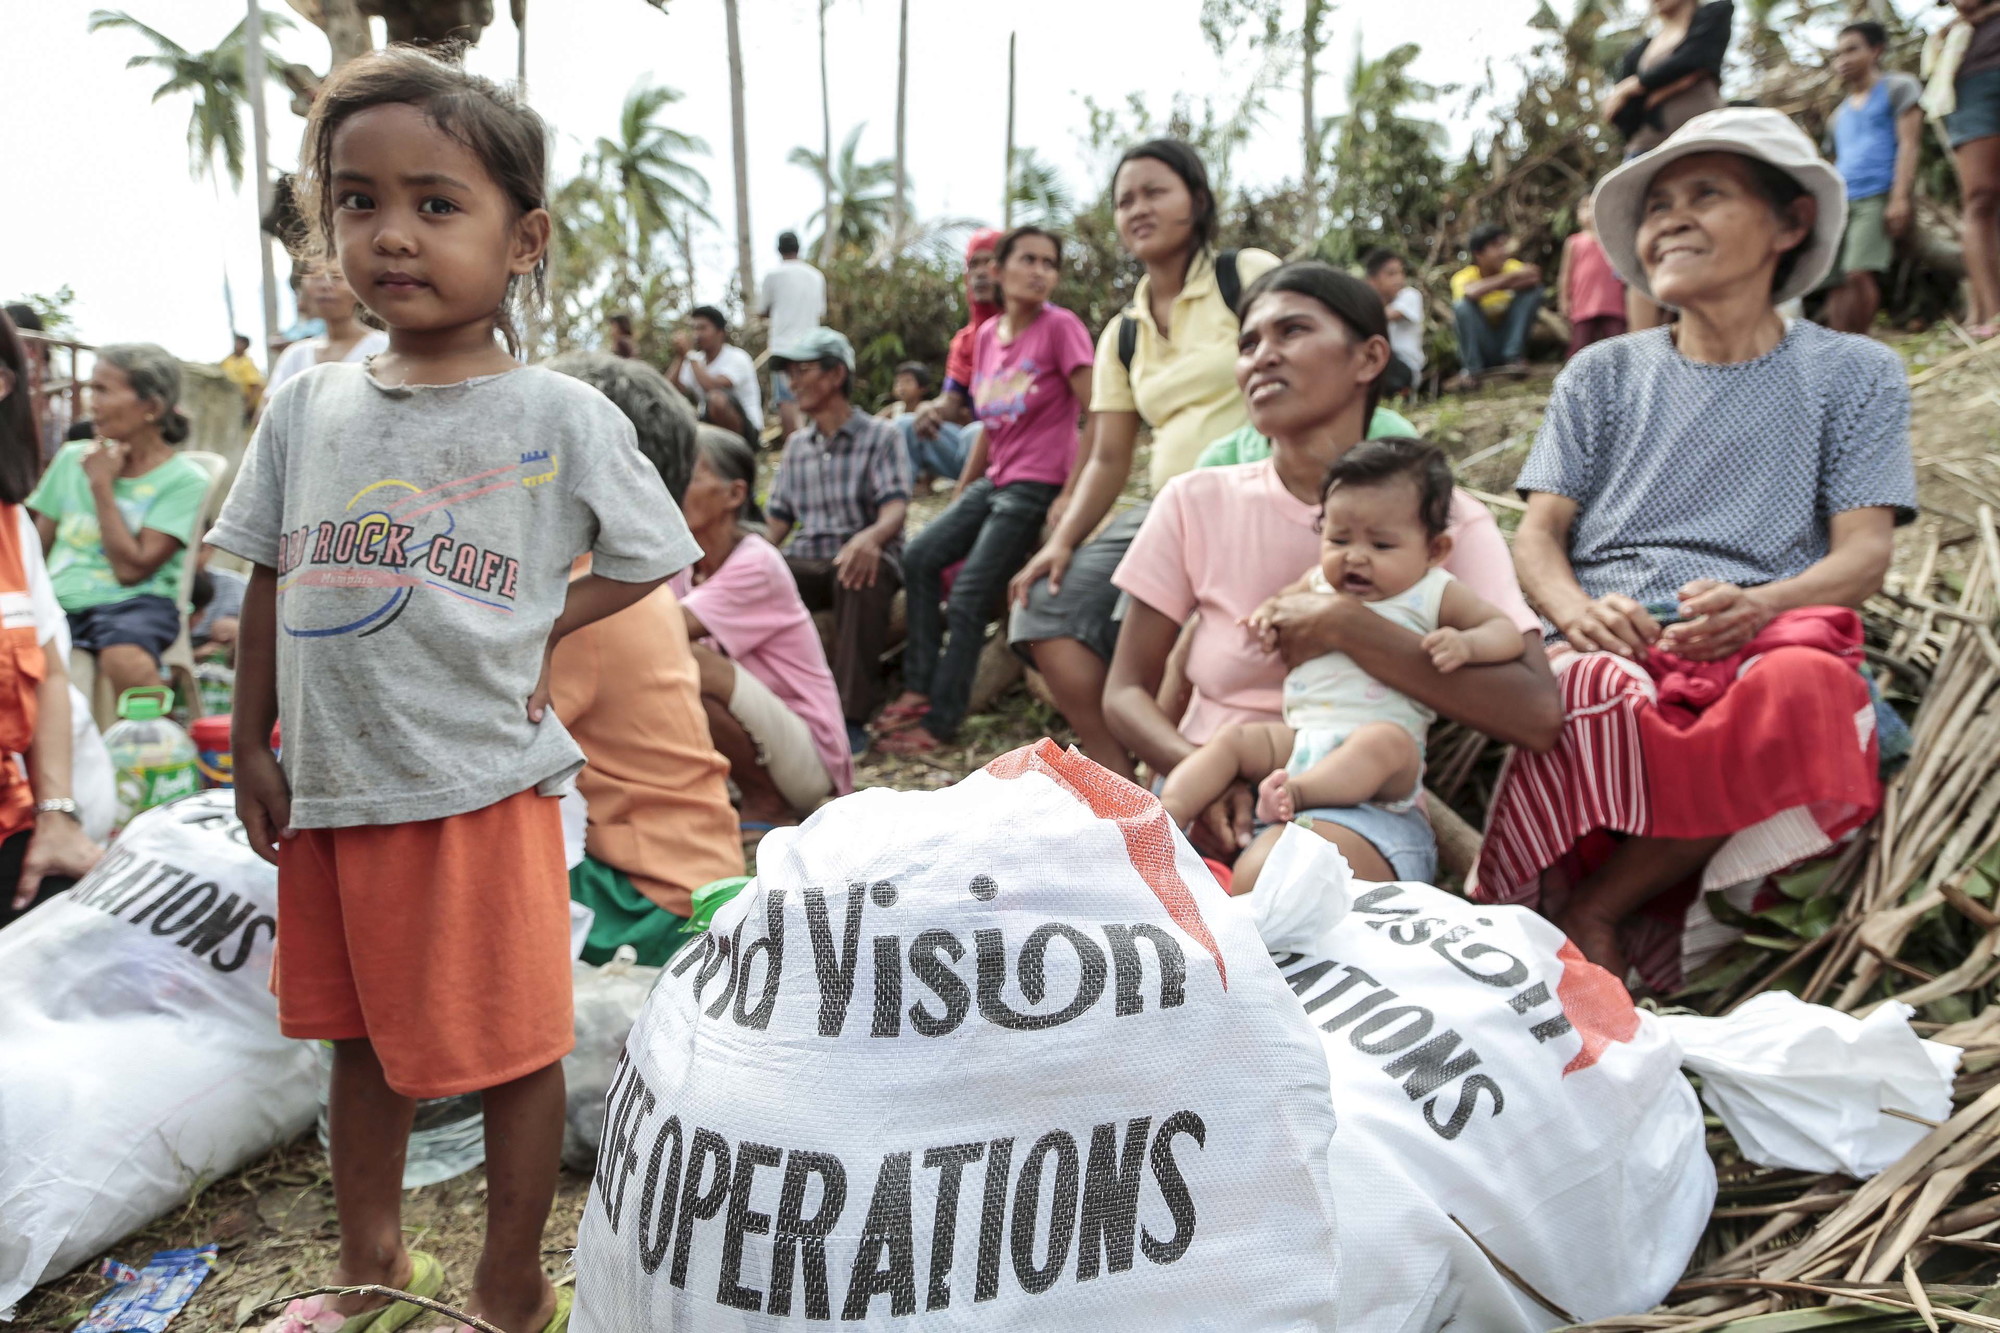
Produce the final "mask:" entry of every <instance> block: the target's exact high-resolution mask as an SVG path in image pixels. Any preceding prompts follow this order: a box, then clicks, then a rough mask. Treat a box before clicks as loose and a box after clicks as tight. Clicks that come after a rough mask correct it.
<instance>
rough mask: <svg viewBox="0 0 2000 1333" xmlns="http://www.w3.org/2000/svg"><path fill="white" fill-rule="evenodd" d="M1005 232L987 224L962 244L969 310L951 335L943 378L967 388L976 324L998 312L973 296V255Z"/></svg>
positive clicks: (998, 309)
mask: <svg viewBox="0 0 2000 1333" xmlns="http://www.w3.org/2000/svg"><path fill="white" fill-rule="evenodd" d="M1003 235H1005V233H1004V232H1000V231H997V230H995V229H994V228H992V227H987V228H985V229H984V230H981V231H975V232H973V233H972V239H971V240H969V241H967V242H966V243H965V270H966V277H965V307H966V309H967V310H968V311H970V312H971V314H970V317H969V318H967V319H966V321H965V327H964V328H962V329H960V330H959V331H958V332H957V333H954V334H952V335H951V350H950V351H948V352H947V353H946V354H945V358H944V377H945V378H946V379H948V380H956V381H958V383H960V384H962V385H964V386H965V387H966V389H967V390H970V389H971V388H972V343H973V339H974V337H976V336H977V334H978V333H979V326H980V325H981V324H984V323H985V322H986V321H987V320H989V319H991V318H993V317H994V316H995V315H997V314H999V313H1000V309H1001V308H1000V307H999V306H997V305H993V304H991V303H990V302H986V301H975V300H973V299H972V257H973V256H974V255H977V254H984V253H985V252H986V251H988V250H991V249H993V248H994V247H995V246H997V245H999V244H1000V238H1001V236H1003Z"/></svg>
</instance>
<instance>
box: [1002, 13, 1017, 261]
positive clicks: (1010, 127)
mask: <svg viewBox="0 0 2000 1333" xmlns="http://www.w3.org/2000/svg"><path fill="white" fill-rule="evenodd" d="M1014 37H1015V34H1014V33H1011V32H1010V33H1008V34H1007V183H1006V185H1005V186H1004V187H1003V190H1004V192H1003V193H1002V195H1001V196H1000V225H1001V226H1002V227H1009V228H1011V227H1012V226H1013V225H1014Z"/></svg>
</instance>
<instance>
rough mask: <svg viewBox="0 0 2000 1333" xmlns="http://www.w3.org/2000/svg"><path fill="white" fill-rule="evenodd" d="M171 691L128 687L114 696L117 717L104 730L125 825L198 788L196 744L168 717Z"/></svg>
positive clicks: (120, 821) (120, 816)
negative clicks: (144, 811) (116, 719)
mask: <svg viewBox="0 0 2000 1333" xmlns="http://www.w3.org/2000/svg"><path fill="white" fill-rule="evenodd" d="M173 699H174V695H173V691H171V690H167V689H161V688H153V689H138V690H127V691H125V693H124V694H122V695H120V696H119V698H118V721H117V722H115V723H113V724H112V726H111V730H109V731H107V732H105V733H104V748H105V749H106V750H109V751H110V752H111V766H112V768H113V770H114V771H115V772H116V773H117V782H118V820H117V827H119V828H121V829H122V828H124V827H125V825H127V824H128V823H130V822H131V821H132V817H133V816H134V815H136V814H138V813H139V812H140V811H142V810H150V809H152V808H153V807H154V806H156V805H165V804H166V803H167V802H168V801H178V800H179V799H180V798H181V797H183V796H192V795H193V794H194V793H196V792H198V791H200V790H201V770H200V768H199V767H197V766H196V763H195V748H194V742H193V741H192V740H190V739H189V738H188V734H187V733H186V732H185V731H182V730H181V729H180V727H179V726H178V725H177V724H176V723H175V722H174V720H173V719H172V718H170V717H168V716H167V710H168V708H169V707H171V706H172V704H173Z"/></svg>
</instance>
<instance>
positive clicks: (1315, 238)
mask: <svg viewBox="0 0 2000 1333" xmlns="http://www.w3.org/2000/svg"><path fill="white" fill-rule="evenodd" d="M1325 13H1326V0H1306V15H1305V24H1304V26H1303V27H1302V28H1301V29H1300V41H1299V46H1300V62H1299V64H1300V70H1299V73H1300V80H1299V81H1300V83H1301V84H1302V85H1303V90H1304V91H1303V98H1302V101H1303V102H1304V107H1303V110H1304V112H1305V124H1304V131H1305V180H1304V182H1303V185H1304V189H1303V190H1301V191H1300V194H1301V196H1302V198H1303V199H1304V201H1305V210H1304V213H1303V223H1304V233H1305V234H1304V236H1303V237H1302V239H1303V240H1304V241H1305V243H1306V244H1307V245H1308V246H1310V247H1312V248H1314V249H1317V248H1318V246H1319V114H1318V112H1317V111H1315V110H1314V108H1313V90H1314V89H1313V85H1314V83H1315V81H1316V80H1317V79H1318V77H1319V24H1320V19H1321V18H1322V17H1324V15H1325Z"/></svg>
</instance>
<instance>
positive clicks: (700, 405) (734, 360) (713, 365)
mask: <svg viewBox="0 0 2000 1333" xmlns="http://www.w3.org/2000/svg"><path fill="white" fill-rule="evenodd" d="M667 378H668V379H669V380H672V381H673V382H674V383H675V384H677V385H679V386H680V389H681V392H682V393H684V394H686V395H687V396H688V398H689V400H690V401H692V402H693V403H694V408H695V412H696V414H697V415H699V416H700V417H701V419H702V420H703V421H706V422H708V423H710V424H711V425H716V426H720V427H722V428H723V429H724V430H733V431H735V432H736V433H737V434H738V435H741V436H742V437H743V438H744V439H745V440H748V441H749V442H750V444H751V445H753V446H754V445H755V444H756V443H757V437H758V436H760V435H762V434H763V433H764V404H763V402H762V401H761V400H760V399H759V398H758V396H757V366H756V363H754V362H753V361H751V360H750V353H748V352H746V351H744V350H743V349H742V348H741V347H738V346H737V345H736V344H735V343H733V342H731V341H729V320H728V319H727V318H726V317H725V316H724V315H723V313H722V312H721V311H720V310H717V309H716V308H715V307H714V306H712V305H698V306H696V307H695V308H694V309H693V310H692V311H691V312H689V314H688V326H687V327H686V328H685V329H682V330H681V331H680V332H679V333H676V334H675V335H674V359H673V361H672V363H671V364H669V365H668V367H667Z"/></svg>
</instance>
